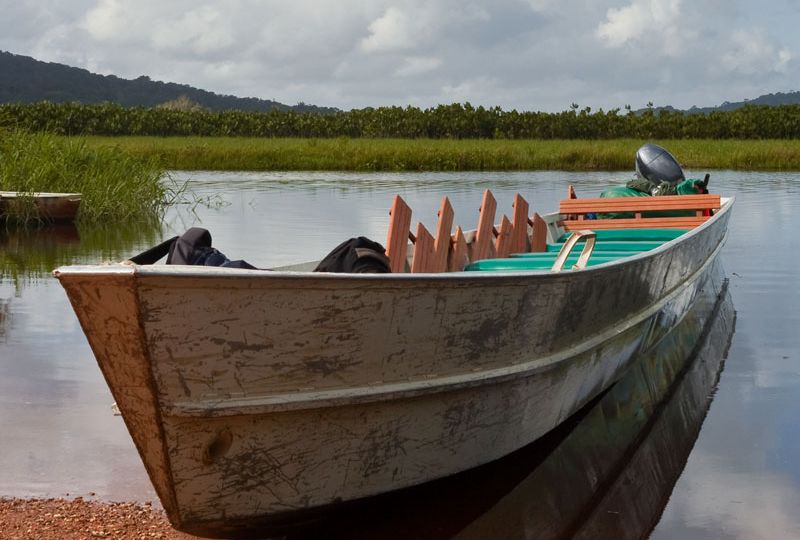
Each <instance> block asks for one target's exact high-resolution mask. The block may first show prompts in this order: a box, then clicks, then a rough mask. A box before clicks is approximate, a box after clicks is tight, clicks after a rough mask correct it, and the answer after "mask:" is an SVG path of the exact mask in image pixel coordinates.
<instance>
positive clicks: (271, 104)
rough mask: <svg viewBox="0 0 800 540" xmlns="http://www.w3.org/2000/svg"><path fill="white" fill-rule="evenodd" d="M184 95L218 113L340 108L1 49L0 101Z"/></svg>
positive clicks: (157, 101) (144, 102) (143, 103)
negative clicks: (94, 69)
mask: <svg viewBox="0 0 800 540" xmlns="http://www.w3.org/2000/svg"><path fill="white" fill-rule="evenodd" d="M181 96H185V98H188V99H189V100H191V101H192V102H194V103H197V104H198V105H201V106H202V107H205V108H207V109H211V110H214V111H221V110H226V109H236V110H241V111H262V112H263V111H271V110H275V109H277V110H282V111H286V110H295V111H298V112H318V113H332V112H335V111H337V109H334V108H331V107H317V106H315V105H307V104H305V103H298V104H297V105H294V106H290V105H284V104H283V103H278V102H277V101H271V100H268V99H257V98H240V97H236V96H228V95H220V94H215V93H213V92H208V91H206V90H200V89H199V88H194V87H192V86H189V85H186V84H176V83H165V82H161V81H153V80H150V77H147V76H144V75H143V76H141V77H138V78H136V79H132V80H131V79H122V78H120V77H117V76H115V75H98V74H96V73H91V72H89V71H87V70H85V69H80V68H76V67H70V66H67V65H64V64H57V63H53V62H41V61H39V60H36V59H34V58H30V57H28V56H20V55H17V54H12V53H9V52H4V51H0V103H34V102H37V101H51V102H56V103H58V102H73V101H77V102H80V103H102V102H112V103H118V104H120V105H122V106H124V107H155V106H157V105H161V104H164V103H166V102H171V101H175V100H178V99H179V98H181Z"/></svg>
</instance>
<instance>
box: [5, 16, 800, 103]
mask: <svg viewBox="0 0 800 540" xmlns="http://www.w3.org/2000/svg"><path fill="white" fill-rule="evenodd" d="M0 13H2V14H3V15H2V18H0V50H6V51H10V52H13V53H15V54H23V55H27V56H33V57H34V58H37V59H40V60H46V61H51V62H61V63H65V64H69V65H73V66H78V67H83V68H86V69H88V70H90V71H93V72H97V73H103V74H114V75H118V76H120V77H124V78H135V77H138V76H140V75H148V76H149V77H151V78H152V79H155V80H163V81H171V82H179V83H185V84H190V85H192V86H196V87H200V88H203V89H207V90H211V91H214V92H218V93H224V94H233V95H237V96H242V97H246V96H251V97H258V98H264V99H274V100H277V101H280V102H283V103H287V104H295V103H297V102H299V101H303V102H306V103H313V104H316V105H326V106H334V107H339V108H342V109H350V108H360V107H366V106H381V105H416V106H421V107H428V106H433V105H436V104H439V103H452V102H456V101H458V102H464V101H469V102H471V103H472V104H474V105H485V106H494V105H499V106H501V107H503V108H504V109H512V108H516V109H518V110H542V111H560V110H565V109H567V108H568V107H569V106H570V104H571V103H577V104H579V105H580V106H581V107H583V106H591V107H592V108H593V109H597V108H600V107H602V108H604V109H609V108H614V107H620V108H622V107H623V106H624V105H626V104H630V105H632V106H633V107H634V108H639V107H643V106H645V104H646V103H647V102H649V101H652V102H653V103H654V104H656V105H673V106H676V107H680V108H687V107H690V106H692V105H697V106H713V105H718V104H720V103H722V102H723V101H741V100H743V99H747V98H754V97H757V96H759V95H761V94H765V93H772V92H788V91H795V90H800V69H798V68H800V32H797V30H796V28H797V25H798V24H800V0H769V1H765V0H617V1H592V0H494V1H484V2H478V1H473V0H338V1H336V2H332V1H329V2H323V1H322V0H289V1H287V0H281V1H278V0H261V1H257V0H225V1H209V0H136V1H135V2H134V1H122V0H37V1H36V2H33V1H30V0H28V1H24V2H22V3H20V2H18V1H17V0H0Z"/></svg>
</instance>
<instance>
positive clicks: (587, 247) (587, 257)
mask: <svg viewBox="0 0 800 540" xmlns="http://www.w3.org/2000/svg"><path fill="white" fill-rule="evenodd" d="M723 202H726V201H725V200H723V199H722V198H721V197H720V196H719V195H715V194H698V195H672V196H656V197H618V198H578V197H577V196H576V194H575V190H574V189H573V188H572V186H569V188H568V191H567V198H566V199H563V200H562V201H561V202H560V205H559V210H558V212H554V213H552V214H547V215H545V216H540V215H539V214H537V213H534V214H533V216H529V215H528V208H529V205H528V203H527V201H525V199H524V198H522V196H520V195H519V194H517V195H515V197H514V202H513V209H514V211H513V217H512V218H511V219H509V218H508V217H507V216H506V215H503V216H502V218H501V220H500V223H499V224H496V223H495V212H496V209H497V202H496V200H495V199H494V196H493V195H492V193H491V191H490V190H488V189H487V190H486V191H485V192H484V194H483V201H482V203H481V207H480V215H479V219H478V227H477V228H476V229H475V230H473V231H469V232H467V233H464V232H463V231H462V229H461V227H460V226H456V230H455V233H452V234H451V231H452V226H453V209H452V206H451V205H450V202H449V200H448V199H447V197H443V198H442V202H441V206H440V209H439V221H438V224H437V229H436V235H435V236H434V235H432V234H431V233H430V232H428V230H427V229H426V228H425V226H424V225H422V224H421V223H418V224H417V229H416V233H412V232H411V231H410V224H411V214H412V212H411V209H410V208H409V207H408V205H406V203H405V201H403V199H402V198H401V197H400V196H399V195H396V196H395V198H394V201H393V204H392V208H391V210H390V213H389V215H390V224H389V234H388V237H387V250H386V252H387V255H388V257H389V260H390V266H391V269H392V272H412V273H418V272H422V273H436V272H459V271H466V272H501V271H502V272H520V271H530V272H561V271H570V270H580V269H583V268H586V267H590V266H597V265H600V264H605V263H610V262H614V261H617V260H620V259H624V258H626V257H631V256H634V255H637V254H640V253H644V252H647V251H650V250H653V249H656V248H658V247H660V246H661V245H663V244H665V243H667V242H670V241H671V240H674V239H676V238H678V237H680V236H681V235H683V234H685V233H686V232H688V231H690V230H692V229H694V228H695V227H698V226H700V225H702V224H703V223H705V221H707V220H708V219H709V218H710V217H711V216H712V215H714V214H715V213H716V212H718V211H719V210H720V208H721V207H722V204H723Z"/></svg>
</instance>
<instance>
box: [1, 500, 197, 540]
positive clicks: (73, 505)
mask: <svg viewBox="0 0 800 540" xmlns="http://www.w3.org/2000/svg"><path fill="white" fill-rule="evenodd" d="M0 538H2V539H3V540H28V539H31V540H33V539H36V540H91V539H95V538H109V539H113V540H118V539H120V540H156V539H158V540H192V539H196V538H197V537H196V536H192V535H190V534H185V533H182V532H179V531H176V530H175V529H173V528H172V526H171V525H170V524H169V521H168V520H167V517H166V516H165V515H164V512H163V511H162V510H159V509H155V508H153V507H151V506H150V505H147V504H135V503H103V502H98V501H87V500H84V499H81V498H80V497H79V498H77V499H72V500H65V499H6V498H0Z"/></svg>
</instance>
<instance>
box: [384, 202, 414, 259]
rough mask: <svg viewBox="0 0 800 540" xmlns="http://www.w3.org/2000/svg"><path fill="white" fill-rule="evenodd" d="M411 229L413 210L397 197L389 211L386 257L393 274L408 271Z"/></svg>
mask: <svg viewBox="0 0 800 540" xmlns="http://www.w3.org/2000/svg"><path fill="white" fill-rule="evenodd" d="M410 228H411V208H410V207H409V206H408V205H407V204H406V201H404V200H403V198H402V197H400V195H395V196H394V200H392V207H391V209H390V210H389V233H388V234H387V236H386V256H387V257H389V267H390V268H391V270H392V272H395V273H398V272H405V271H406V258H407V257H408V239H409V232H410Z"/></svg>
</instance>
